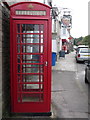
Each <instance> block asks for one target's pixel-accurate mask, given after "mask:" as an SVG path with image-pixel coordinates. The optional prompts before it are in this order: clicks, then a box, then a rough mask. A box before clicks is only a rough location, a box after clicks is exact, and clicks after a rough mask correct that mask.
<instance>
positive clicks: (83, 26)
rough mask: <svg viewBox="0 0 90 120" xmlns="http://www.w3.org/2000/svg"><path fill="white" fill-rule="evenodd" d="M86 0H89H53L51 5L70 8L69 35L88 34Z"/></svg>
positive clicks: (79, 35)
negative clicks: (70, 24) (70, 26)
mask: <svg viewBox="0 0 90 120" xmlns="http://www.w3.org/2000/svg"><path fill="white" fill-rule="evenodd" d="M88 2H89V0H53V5H56V6H58V7H59V8H70V9H71V10H72V13H71V15H72V29H71V35H72V37H74V38H78V37H81V36H82V37H85V36H87V35H88Z"/></svg>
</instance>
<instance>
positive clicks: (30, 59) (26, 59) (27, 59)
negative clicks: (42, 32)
mask: <svg viewBox="0 0 90 120" xmlns="http://www.w3.org/2000/svg"><path fill="white" fill-rule="evenodd" d="M23 63H40V55H23Z"/></svg>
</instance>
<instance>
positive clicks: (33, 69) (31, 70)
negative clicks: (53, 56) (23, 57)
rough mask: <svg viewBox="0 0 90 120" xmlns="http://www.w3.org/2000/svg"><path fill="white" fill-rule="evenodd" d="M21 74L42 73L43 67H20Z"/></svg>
mask: <svg viewBox="0 0 90 120" xmlns="http://www.w3.org/2000/svg"><path fill="white" fill-rule="evenodd" d="M22 72H23V73H43V65H22Z"/></svg>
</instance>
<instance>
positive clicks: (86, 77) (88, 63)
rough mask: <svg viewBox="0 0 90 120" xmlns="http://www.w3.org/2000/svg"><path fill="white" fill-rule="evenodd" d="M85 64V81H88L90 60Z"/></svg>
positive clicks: (89, 79) (89, 77) (89, 81)
mask: <svg viewBox="0 0 90 120" xmlns="http://www.w3.org/2000/svg"><path fill="white" fill-rule="evenodd" d="M85 64H86V68H85V83H90V60H89V61H88V62H87V63H85Z"/></svg>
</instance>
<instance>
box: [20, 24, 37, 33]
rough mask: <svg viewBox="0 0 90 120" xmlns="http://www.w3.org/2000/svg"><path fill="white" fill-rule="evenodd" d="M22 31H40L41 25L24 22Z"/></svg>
mask: <svg viewBox="0 0 90 120" xmlns="http://www.w3.org/2000/svg"><path fill="white" fill-rule="evenodd" d="M22 33H39V25H36V24H22Z"/></svg>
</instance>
